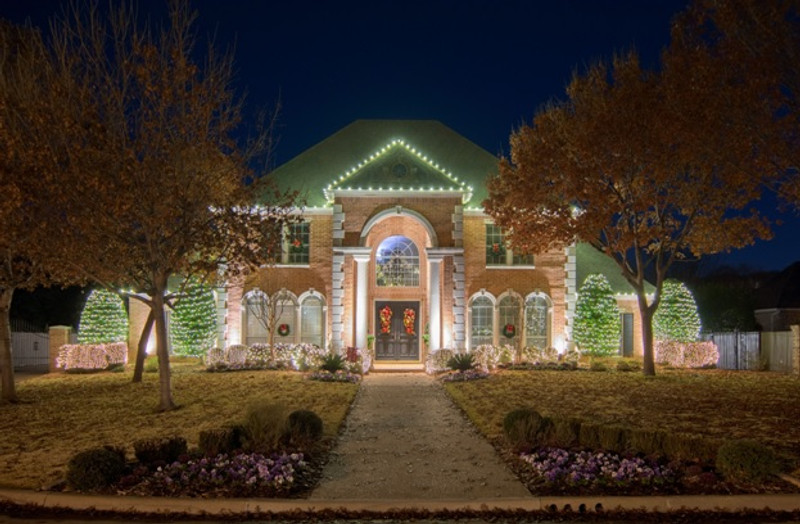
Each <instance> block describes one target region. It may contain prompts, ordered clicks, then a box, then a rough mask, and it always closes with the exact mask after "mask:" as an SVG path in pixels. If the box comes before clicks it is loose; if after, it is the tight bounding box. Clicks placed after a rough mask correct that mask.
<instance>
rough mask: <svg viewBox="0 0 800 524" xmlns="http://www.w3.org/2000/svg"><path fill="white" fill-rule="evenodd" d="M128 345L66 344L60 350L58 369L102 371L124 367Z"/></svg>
mask: <svg viewBox="0 0 800 524" xmlns="http://www.w3.org/2000/svg"><path fill="white" fill-rule="evenodd" d="M127 360H128V344H126V343H125V342H112V343H110V344H65V345H63V346H61V347H60V348H59V350H58V356H57V357H56V367H57V368H60V369H64V370H65V371H102V370H105V369H110V368H112V367H115V366H121V365H124V364H125V362H127Z"/></svg>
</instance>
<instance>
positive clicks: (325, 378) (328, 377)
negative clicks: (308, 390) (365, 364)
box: [308, 370, 361, 383]
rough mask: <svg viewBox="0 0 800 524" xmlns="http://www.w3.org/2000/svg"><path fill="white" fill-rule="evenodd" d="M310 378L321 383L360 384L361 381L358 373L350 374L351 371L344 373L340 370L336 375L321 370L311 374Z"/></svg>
mask: <svg viewBox="0 0 800 524" xmlns="http://www.w3.org/2000/svg"><path fill="white" fill-rule="evenodd" d="M308 378H309V379H310V380H319V381H320V382H353V383H356V382H359V381H361V375H358V374H356V373H350V372H349V371H342V370H339V371H337V372H335V373H331V372H330V371H325V370H320V371H314V372H313V373H311V374H310V375H309V376H308Z"/></svg>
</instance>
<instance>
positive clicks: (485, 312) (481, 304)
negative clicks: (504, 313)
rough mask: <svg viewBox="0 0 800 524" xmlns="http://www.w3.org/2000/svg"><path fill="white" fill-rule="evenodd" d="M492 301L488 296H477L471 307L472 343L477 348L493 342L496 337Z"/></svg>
mask: <svg viewBox="0 0 800 524" xmlns="http://www.w3.org/2000/svg"><path fill="white" fill-rule="evenodd" d="M493 313H494V307H493V306H492V301H491V300H489V299H488V298H487V297H477V298H475V300H473V301H472V304H471V305H470V308H469V314H470V326H471V330H472V332H471V334H470V337H471V338H470V345H471V347H473V348H476V347H478V346H480V345H483V344H491V343H492V342H493V339H494V333H493V332H492V317H493V316H494V314H493Z"/></svg>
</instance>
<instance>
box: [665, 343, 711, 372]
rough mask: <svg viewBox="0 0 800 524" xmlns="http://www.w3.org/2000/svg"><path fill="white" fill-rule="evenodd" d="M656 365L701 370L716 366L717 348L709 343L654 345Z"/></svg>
mask: <svg viewBox="0 0 800 524" xmlns="http://www.w3.org/2000/svg"><path fill="white" fill-rule="evenodd" d="M654 349H655V361H656V364H660V365H664V366H672V367H676V368H702V367H711V366H714V365H716V363H717V361H718V360H719V351H718V350H717V346H716V345H715V344H714V343H713V342H711V341H706V342H666V341H661V340H658V341H656V342H655V344H654Z"/></svg>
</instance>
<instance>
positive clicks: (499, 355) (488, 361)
mask: <svg viewBox="0 0 800 524" xmlns="http://www.w3.org/2000/svg"><path fill="white" fill-rule="evenodd" d="M472 354H473V355H475V361H476V362H477V365H478V367H480V368H481V369H482V370H484V371H491V370H493V369H496V368H497V366H499V365H500V364H508V363H510V362H511V361H512V360H514V348H512V347H511V346H509V345H508V344H506V345H503V346H493V345H492V344H483V345H481V346H478V347H476V348H475V349H473V350H472Z"/></svg>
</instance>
